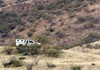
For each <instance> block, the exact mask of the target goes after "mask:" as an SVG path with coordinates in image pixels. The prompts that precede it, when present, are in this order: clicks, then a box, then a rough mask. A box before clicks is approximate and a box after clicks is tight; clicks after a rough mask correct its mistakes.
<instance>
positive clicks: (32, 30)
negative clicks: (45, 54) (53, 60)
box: [0, 0, 100, 47]
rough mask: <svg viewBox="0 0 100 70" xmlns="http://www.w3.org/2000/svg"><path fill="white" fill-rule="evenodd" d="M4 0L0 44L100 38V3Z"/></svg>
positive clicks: (89, 0) (79, 41) (60, 42)
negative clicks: (25, 40)
mask: <svg viewBox="0 0 100 70" xmlns="http://www.w3.org/2000/svg"><path fill="white" fill-rule="evenodd" d="M8 1H9V3H8V2H6V1H4V3H2V4H4V5H3V6H1V9H2V11H1V12H0V45H2V44H3V45H6V44H8V43H11V44H12V43H13V42H14V40H15V39H16V38H25V39H28V38H29V39H34V40H37V41H40V42H41V40H40V39H37V38H40V37H42V38H43V39H44V38H45V39H49V40H50V41H49V43H50V44H52V45H59V46H63V47H66V46H67V47H68V46H75V45H80V44H84V43H89V42H92V41H96V40H100V31H99V30H100V15H98V14H99V12H100V10H99V9H100V3H99V2H93V1H92V0H80V1H79V0H47V1H45V0H41V1H35V0H33V1H31V0H30V1H28V0H25V1H24V0H21V1H20V0H18V1H13V2H12V1H11V0H8ZM19 1H20V2H19ZM7 3H8V4H7Z"/></svg>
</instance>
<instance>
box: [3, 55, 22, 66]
mask: <svg viewBox="0 0 100 70" xmlns="http://www.w3.org/2000/svg"><path fill="white" fill-rule="evenodd" d="M3 66H4V67H20V66H23V63H22V62H21V61H20V60H18V59H16V58H14V57H12V58H11V59H10V60H8V61H7V62H4V63H3Z"/></svg>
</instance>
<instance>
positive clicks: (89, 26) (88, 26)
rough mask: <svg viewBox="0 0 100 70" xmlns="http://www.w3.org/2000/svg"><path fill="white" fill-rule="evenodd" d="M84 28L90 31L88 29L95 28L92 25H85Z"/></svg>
mask: <svg viewBox="0 0 100 70" xmlns="http://www.w3.org/2000/svg"><path fill="white" fill-rule="evenodd" d="M83 26H84V27H83V29H88V28H93V27H95V26H94V24H90V23H87V24H84V25H83Z"/></svg>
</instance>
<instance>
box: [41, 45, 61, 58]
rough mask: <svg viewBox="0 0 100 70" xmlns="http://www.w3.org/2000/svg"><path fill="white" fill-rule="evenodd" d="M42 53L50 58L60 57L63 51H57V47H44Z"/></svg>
mask: <svg viewBox="0 0 100 70" xmlns="http://www.w3.org/2000/svg"><path fill="white" fill-rule="evenodd" d="M41 51H42V53H43V54H45V55H46V56H49V57H59V55H60V53H61V51H60V50H59V49H56V48H55V47H53V46H48V45H46V46H44V47H42V48H41Z"/></svg>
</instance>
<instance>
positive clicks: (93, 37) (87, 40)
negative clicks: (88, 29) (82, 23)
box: [80, 34, 100, 44]
mask: <svg viewBox="0 0 100 70" xmlns="http://www.w3.org/2000/svg"><path fill="white" fill-rule="evenodd" d="M99 39H100V36H98V35H96V34H90V35H88V36H87V37H85V38H84V39H82V41H81V42H80V44H86V43H91V42H94V41H96V40H99Z"/></svg>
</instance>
